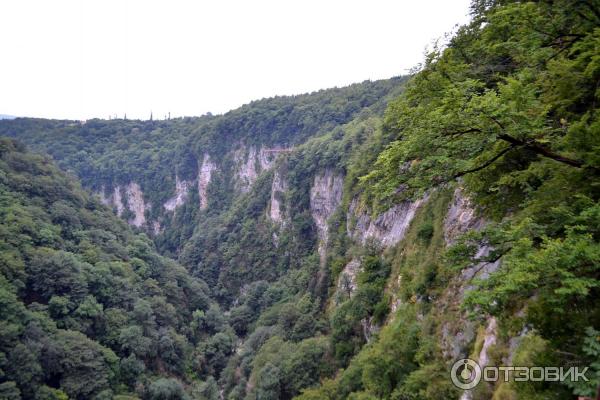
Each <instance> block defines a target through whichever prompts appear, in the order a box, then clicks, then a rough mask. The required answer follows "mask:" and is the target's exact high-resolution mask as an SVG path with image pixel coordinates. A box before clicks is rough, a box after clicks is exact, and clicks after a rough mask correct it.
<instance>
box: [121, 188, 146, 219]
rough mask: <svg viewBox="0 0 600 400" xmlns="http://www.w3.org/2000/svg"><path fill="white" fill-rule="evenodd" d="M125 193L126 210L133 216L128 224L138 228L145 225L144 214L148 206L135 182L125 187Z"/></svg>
mask: <svg viewBox="0 0 600 400" xmlns="http://www.w3.org/2000/svg"><path fill="white" fill-rule="evenodd" d="M125 193H126V194H127V208H128V209H129V210H130V211H131V212H133V214H134V217H133V218H132V219H130V220H129V221H128V222H129V223H130V224H131V225H133V226H136V227H138V228H140V227H141V226H143V225H144V224H145V223H146V215H145V213H146V210H147V209H149V208H150V204H146V203H145V202H144V194H143V193H142V189H140V185H138V184H137V183H135V182H131V183H130V184H129V185H127V187H126V188H125Z"/></svg>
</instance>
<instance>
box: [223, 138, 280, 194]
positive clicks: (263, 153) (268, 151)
mask: <svg viewBox="0 0 600 400" xmlns="http://www.w3.org/2000/svg"><path fill="white" fill-rule="evenodd" d="M282 151H283V152H285V151H288V149H284V148H282V147H279V146H275V147H272V148H266V147H261V148H260V149H258V150H257V149H256V147H254V146H250V147H246V146H244V145H242V146H240V147H239V148H238V149H237V150H235V151H234V152H233V162H234V164H235V171H236V172H235V175H236V179H237V181H238V185H239V188H240V190H241V191H242V193H245V192H247V191H248V190H250V187H251V186H252V184H253V183H254V182H255V181H256V179H257V178H258V176H259V175H260V174H261V173H262V172H264V171H267V170H269V169H271V168H273V166H274V165H275V160H276V159H277V156H278V155H279V154H280V152H282Z"/></svg>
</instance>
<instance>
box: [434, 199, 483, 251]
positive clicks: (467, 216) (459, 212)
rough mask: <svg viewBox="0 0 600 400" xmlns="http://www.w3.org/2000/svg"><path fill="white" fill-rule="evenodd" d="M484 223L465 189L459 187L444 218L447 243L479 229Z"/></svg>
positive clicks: (451, 242) (449, 243)
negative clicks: (466, 194)
mask: <svg viewBox="0 0 600 400" xmlns="http://www.w3.org/2000/svg"><path fill="white" fill-rule="evenodd" d="M484 224H485V223H484V220H483V219H482V218H479V217H478V216H477V214H476V212H475V208H474V207H473V204H472V202H471V200H470V199H469V198H468V197H467V196H465V194H464V190H463V189H462V188H460V187H457V188H456V189H455V190H454V196H453V198H452V203H451V204H450V208H449V209H448V214H447V215H446V219H445V220H444V239H445V240H446V243H447V244H448V245H451V244H453V243H454V242H455V241H456V239H457V238H458V237H459V236H460V235H462V234H464V233H466V232H468V231H469V230H479V229H481V228H482V227H483V226H484Z"/></svg>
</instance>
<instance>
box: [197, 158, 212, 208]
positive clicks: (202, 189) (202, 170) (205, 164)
mask: <svg viewBox="0 0 600 400" xmlns="http://www.w3.org/2000/svg"><path fill="white" fill-rule="evenodd" d="M216 169H217V165H216V164H215V163H213V162H212V161H211V159H210V155H208V154H206V153H205V154H204V156H203V157H202V163H201V164H200V165H199V167H198V179H197V180H198V197H199V198H200V209H201V210H205V209H206V208H207V207H208V193H207V189H208V185H209V184H210V179H211V177H212V174H213V172H214V171H215V170H216Z"/></svg>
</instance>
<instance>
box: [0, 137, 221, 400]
mask: <svg viewBox="0 0 600 400" xmlns="http://www.w3.org/2000/svg"><path fill="white" fill-rule="evenodd" d="M0 198H1V200H0V201H1V206H0V215H1V218H0V248H1V251H0V270H1V272H2V274H1V276H0V285H1V288H0V299H1V300H0V302H1V306H0V330H1V334H0V368H1V375H0V376H1V378H0V379H1V380H2V383H0V397H2V398H10V399H17V398H19V395H21V396H22V397H23V398H28V399H33V398H36V399H61V398H67V396H68V397H69V398H72V399H90V398H111V396H112V394H113V393H116V392H121V393H123V392H125V393H126V392H129V391H131V392H133V391H134V390H135V391H138V392H139V393H140V394H143V395H145V396H148V397H149V398H154V397H156V396H155V394H156V393H159V392H160V391H161V390H162V386H174V387H175V388H179V390H182V386H181V384H180V383H178V381H177V380H167V379H166V378H170V377H172V376H173V377H179V378H180V379H181V380H183V381H186V380H187V378H186V376H187V374H188V368H189V365H190V364H191V354H192V353H193V352H192V350H193V348H194V344H195V343H197V342H199V341H200V338H201V336H202V331H201V329H200V328H199V327H197V326H195V325H194V320H193V315H192V314H193V313H194V312H195V313H196V314H197V313H201V312H203V311H208V310H209V308H210V305H211V302H210V299H209V297H208V288H207V286H206V284H205V283H204V282H203V281H201V280H199V279H196V278H192V277H190V275H189V274H188V273H187V271H186V270H185V269H184V268H182V267H181V266H180V265H178V264H177V263H175V262H174V261H172V260H169V259H166V258H164V257H161V256H160V255H158V254H157V253H156V251H155V250H154V245H153V244H152V242H151V241H150V240H149V239H148V238H147V237H146V236H144V235H143V234H134V233H133V232H132V231H131V229H130V228H129V227H128V226H127V225H126V224H125V223H124V222H123V221H121V220H120V219H118V218H117V217H116V216H115V215H114V214H113V213H112V212H111V211H110V210H109V209H107V208H106V207H104V206H103V205H101V204H100V203H99V201H98V200H97V199H95V198H93V197H91V196H90V195H89V194H87V193H86V192H84V191H83V190H82V189H81V187H80V186H79V185H78V184H77V183H76V182H75V181H74V180H73V179H72V178H71V177H68V176H67V175H65V174H64V173H62V172H60V171H59V170H58V169H57V168H56V167H55V166H54V164H53V163H52V162H51V161H50V160H49V159H48V158H47V157H43V156H39V155H35V154H32V153H27V152H25V151H24V149H23V147H22V146H21V145H18V144H16V143H15V142H13V141H11V140H9V139H2V140H1V141H0ZM160 377H163V379H162V380H160V379H159V378H160ZM156 398H158V397H156Z"/></svg>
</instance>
